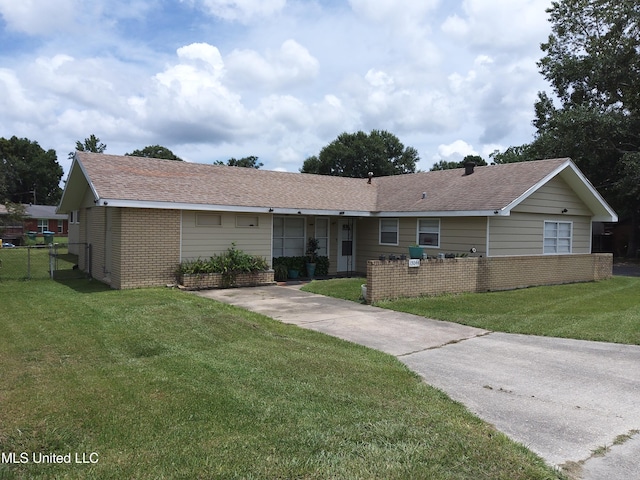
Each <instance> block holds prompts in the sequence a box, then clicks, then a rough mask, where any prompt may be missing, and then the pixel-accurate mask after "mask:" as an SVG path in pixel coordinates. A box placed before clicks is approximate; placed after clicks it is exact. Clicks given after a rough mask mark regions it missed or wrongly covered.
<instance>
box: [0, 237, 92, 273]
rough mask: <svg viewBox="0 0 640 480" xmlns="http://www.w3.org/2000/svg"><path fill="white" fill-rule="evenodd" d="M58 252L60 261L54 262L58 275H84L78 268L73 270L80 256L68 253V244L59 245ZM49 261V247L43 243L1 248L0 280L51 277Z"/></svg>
mask: <svg viewBox="0 0 640 480" xmlns="http://www.w3.org/2000/svg"><path fill="white" fill-rule="evenodd" d="M56 252H57V254H58V257H57V260H58V261H57V264H56V263H54V269H55V268H57V269H58V270H57V272H58V275H72V276H75V277H78V275H80V276H81V275H82V272H80V271H78V270H76V271H72V267H73V265H74V264H76V263H77V262H78V258H77V256H76V255H71V254H69V253H68V248H67V245H59V246H58V247H57V249H56ZM49 262H50V257H49V248H47V247H45V246H42V245H40V246H38V247H29V248H27V247H18V248H2V249H0V281H4V280H24V279H35V280H37V279H46V278H50V273H49V267H50V263H49Z"/></svg>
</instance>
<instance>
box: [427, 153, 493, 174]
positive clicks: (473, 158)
mask: <svg viewBox="0 0 640 480" xmlns="http://www.w3.org/2000/svg"><path fill="white" fill-rule="evenodd" d="M470 162H473V163H474V164H475V165H476V166H479V167H480V166H485V165H486V164H487V162H486V161H485V160H484V159H483V158H482V157H481V156H480V155H467V156H466V157H464V158H463V159H462V161H460V162H448V161H446V160H440V161H439V162H438V163H436V164H434V165H433V167H431V171H432V172H434V171H436V170H451V169H454V168H464V166H465V164H467V163H470Z"/></svg>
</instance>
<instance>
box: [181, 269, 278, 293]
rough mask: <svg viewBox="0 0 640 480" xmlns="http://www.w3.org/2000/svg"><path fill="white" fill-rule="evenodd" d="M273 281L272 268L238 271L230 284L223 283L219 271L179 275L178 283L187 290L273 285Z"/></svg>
mask: <svg viewBox="0 0 640 480" xmlns="http://www.w3.org/2000/svg"><path fill="white" fill-rule="evenodd" d="M274 283H275V282H274V280H273V270H267V271H265V272H256V273H238V274H236V276H235V279H234V282H233V283H232V284H231V285H225V284H224V280H223V278H222V274H221V273H202V274H192V275H181V276H180V285H182V286H183V287H184V288H186V289H187V290H202V289H207V288H228V287H258V286H261V285H273V284H274Z"/></svg>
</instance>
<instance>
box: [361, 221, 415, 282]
mask: <svg viewBox="0 0 640 480" xmlns="http://www.w3.org/2000/svg"><path fill="white" fill-rule="evenodd" d="M354 223H355V226H356V243H355V245H356V247H355V248H356V265H355V269H356V271H357V272H362V273H364V272H366V271H367V260H372V259H376V258H378V257H379V256H380V255H381V254H385V255H387V254H388V253H390V252H392V251H399V247H393V246H389V245H380V243H379V237H380V231H379V225H380V219H378V218H359V219H356V220H355V222H354ZM399 228H400V242H402V241H403V239H402V232H403V225H402V220H400V227H399Z"/></svg>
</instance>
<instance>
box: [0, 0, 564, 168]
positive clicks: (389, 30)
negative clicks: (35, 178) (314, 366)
mask: <svg viewBox="0 0 640 480" xmlns="http://www.w3.org/2000/svg"><path fill="white" fill-rule="evenodd" d="M550 3H551V0H544V1H543V0H522V1H519V2H515V3H513V2H511V1H509V0H457V1H454V2H442V1H441V0H378V1H375V2H373V1H370V0H339V1H336V2H334V1H332V2H321V1H298V0H294V1H290V2H288V3H287V2H286V0H181V2H160V1H157V0H111V1H110V2H107V1H106V0H94V1H92V2H82V1H81V0H58V1H55V2H54V1H51V0H20V1H18V0H0V15H2V19H3V20H4V25H5V26H6V27H4V28H5V31H4V32H3V35H4V37H3V39H5V38H6V39H7V42H6V43H4V44H3V49H2V50H0V58H2V63H1V65H2V67H3V68H2V69H0V135H13V134H18V135H26V134H29V135H31V134H32V133H33V134H34V135H33V137H34V140H38V141H40V142H41V143H42V144H43V145H47V144H48V143H49V142H48V141H47V139H48V138H55V139H56V141H59V142H60V144H63V145H67V146H66V147H63V151H62V156H64V157H66V153H67V152H68V151H69V150H70V149H71V148H72V146H73V143H74V142H75V140H78V139H82V138H85V137H87V136H88V135H89V134H91V133H95V134H97V135H98V136H100V137H101V139H102V140H103V141H104V142H105V143H107V144H108V145H109V152H110V153H123V152H125V151H131V150H133V149H135V148H142V147H143V146H145V145H150V144H156V143H157V144H162V145H165V146H167V147H168V148H172V149H173V150H174V151H175V152H176V153H177V154H179V155H180V156H181V157H183V158H187V159H191V160H202V161H210V160H212V159H220V160H226V159H227V158H230V157H232V156H234V157H236V158H240V157H242V156H247V155H257V156H259V157H260V158H261V161H263V162H264V163H265V168H271V169H272V168H285V169H287V170H293V171H295V170H297V169H298V168H299V167H300V166H301V164H302V161H303V160H304V159H305V158H306V157H307V156H309V155H313V154H317V153H318V152H319V151H320V149H321V148H322V147H323V146H324V145H326V144H328V143H329V142H330V141H332V140H334V139H335V138H336V136H337V135H338V134H340V133H342V132H345V131H346V132H354V131H356V130H365V131H368V130H371V129H373V128H376V129H386V130H389V131H390V132H392V133H394V134H396V135H398V136H399V138H400V139H401V140H402V141H403V142H404V143H405V144H406V145H411V146H414V147H416V148H417V149H418V150H419V153H420V156H421V157H422V158H425V159H435V160H438V159H440V158H441V157H442V156H448V157H451V158H452V159H453V158H454V157H455V156H456V155H457V156H460V158H462V157H464V155H466V154H469V153H474V154H475V153H476V152H475V151H476V150H477V151H479V152H481V153H480V154H481V155H483V156H484V155H485V152H487V151H488V152H489V153H490V151H493V150H494V149H495V148H494V147H495V146H496V145H503V144H504V145H510V144H522V143H524V142H526V141H529V139H530V137H531V131H532V127H531V123H530V122H531V118H532V116H533V104H534V102H535V98H536V93H537V91H538V90H542V89H544V87H545V84H544V79H542V77H541V75H539V73H538V72H537V67H536V65H535V62H536V60H537V59H538V58H539V57H540V52H539V49H538V45H539V43H540V42H543V41H545V39H546V37H547V35H548V24H547V22H546V13H545V12H544V10H545V8H547V7H548V6H549V5H550ZM191 7H196V8H191ZM202 11H205V12H206V13H207V15H203V14H202ZM173 15H177V16H178V17H174V16H173ZM174 18H180V20H181V21H179V22H178V21H173V22H172V19H174ZM520 18H522V19H523V21H519V20H518V19H520ZM125 20H126V21H125ZM156 21H158V22H159V23H158V25H172V28H171V30H170V31H167V32H165V31H158V28H156ZM89 27H90V28H91V29H92V30H91V33H92V35H86V32H87V28H89ZM163 28H164V27H163ZM25 34H27V35H37V36H39V38H38V39H37V47H34V46H33V45H35V41H34V40H33V39H31V40H29V41H30V42H31V44H29V43H21V42H24V38H25ZM79 38H82V39H83V40H86V41H83V42H79V41H78V39H79ZM167 45H170V46H167ZM180 45H183V46H182V47H180V48H178V49H177V50H176V48H177V46H180ZM130 143H132V144H130ZM118 148H120V150H118ZM212 152H213V153H212ZM59 153H60V152H59ZM438 155H440V157H438ZM296 162H298V163H297V164H296ZM421 168H425V169H428V168H429V166H428V165H421Z"/></svg>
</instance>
